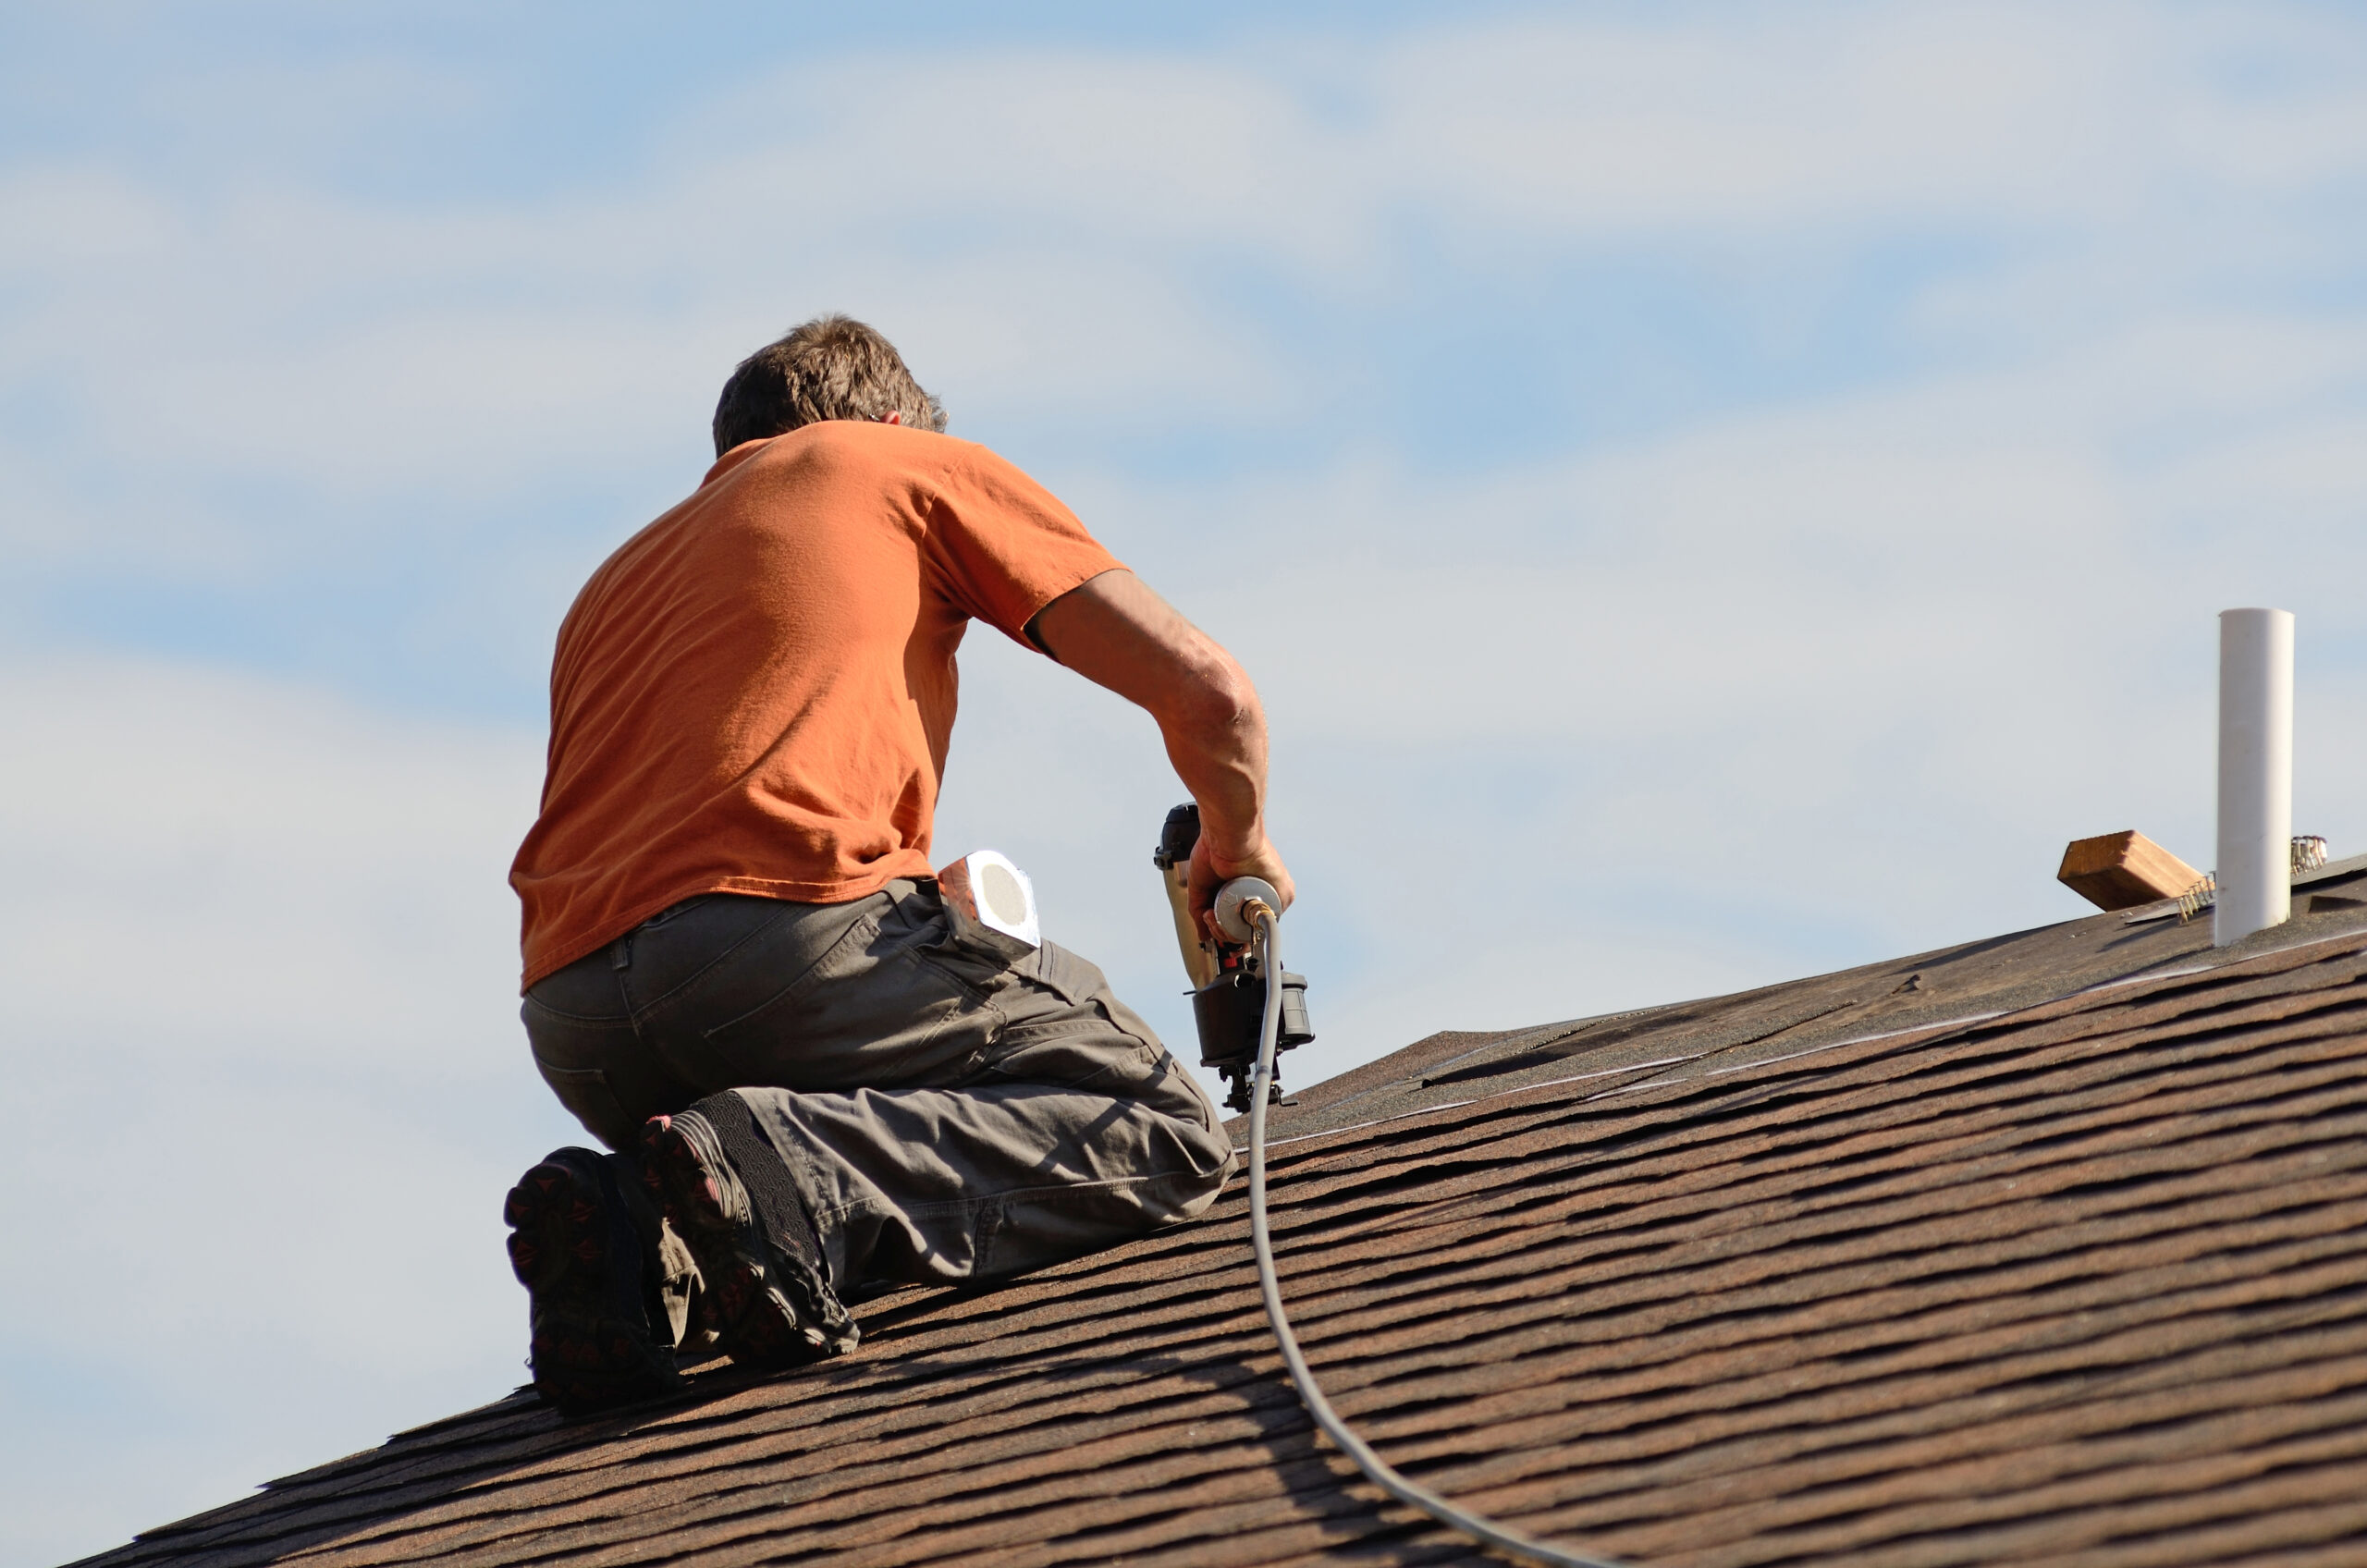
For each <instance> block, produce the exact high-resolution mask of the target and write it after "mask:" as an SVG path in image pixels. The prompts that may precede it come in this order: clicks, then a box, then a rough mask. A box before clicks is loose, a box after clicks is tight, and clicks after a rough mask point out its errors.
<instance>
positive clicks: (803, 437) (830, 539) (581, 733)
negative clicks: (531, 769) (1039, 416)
mask: <svg viewBox="0 0 2367 1568" xmlns="http://www.w3.org/2000/svg"><path fill="white" fill-rule="evenodd" d="M1117 565H1118V562H1117V561H1116V559H1114V558H1113V557H1111V556H1110V552H1109V551H1107V550H1105V549H1103V548H1102V547H1101V546H1100V545H1098V544H1097V543H1096V542H1095V541H1094V539H1093V536H1092V535H1091V534H1089V533H1086V532H1085V525H1084V524H1083V523H1080V522H1079V521H1077V520H1076V518H1075V516H1074V514H1073V513H1072V512H1070V511H1069V509H1068V508H1066V507H1063V506H1062V505H1061V503H1060V502H1059V501H1058V500H1056V499H1054V498H1053V497H1052V496H1051V495H1050V493H1049V492H1048V491H1046V490H1045V489H1044V487H1043V486H1042V485H1040V484H1036V482H1035V481H1034V480H1032V479H1030V478H1028V477H1027V476H1026V475H1025V474H1024V473H1022V472H1019V470H1017V469H1016V468H1013V467H1012V465H1011V464H1010V463H1008V462H1006V461H1004V460H1003V459H1000V458H999V457H997V456H995V454H994V453H992V452H990V451H988V450H987V449H986V448H985V447H980V446H976V445H974V444H973V443H971V442H967V441H956V440H953V439H951V438H950V437H948V436H943V435H932V434H929V433H928V432H926V431H918V430H908V429H904V428H902V427H901V426H896V425H887V424H875V423H859V422H854V421H846V420H831V421H827V422H825V423H819V424H809V425H806V426H804V427H803V428H802V429H798V430H793V431H791V432H790V433H789V434H788V435H778V436H775V437H773V438H772V439H771V440H769V441H751V442H748V443H746V444H744V445H742V446H739V447H733V448H732V449H731V450H730V451H729V452H727V453H725V454H724V455H723V457H722V458H721V459H720V460H718V461H717V463H716V465H715V467H713V468H712V469H709V470H708V471H707V475H706V478H705V481H704V482H702V483H701V484H700V485H699V487H698V490H697V491H696V492H695V493H694V494H693V495H692V496H691V497H690V498H689V499H688V500H686V501H683V502H682V503H681V505H679V506H677V507H676V508H673V510H671V511H669V512H668V513H667V514H666V515H665V516H663V517H661V518H659V519H658V520H657V521H656V522H653V523H651V524H650V525H649V526H648V527H647V528H644V529H643V530H642V531H641V532H640V533H636V534H635V535H633V536H632V538H631V539H630V540H628V541H626V543H625V545H624V546H623V547H622V548H620V549H619V550H618V551H617V553H616V554H615V555H613V556H610V557H608V559H607V561H606V562H605V563H603V564H602V566H601V567H600V570H597V571H595V572H594V573H593V574H592V581H591V582H587V583H585V584H584V586H583V593H582V594H578V595H577V596H576V600H575V605H574V607H573V608H571V609H570V610H569V611H568V614H567V619H566V621H565V622H564V623H563V624H562V625H561V626H560V627H559V632H558V655H557V656H556V657H555V659H554V660H553V662H552V668H551V740H550V755H549V767H548V772H547V773H546V776H545V778H544V782H543V809H542V815H541V816H540V817H539V818H538V819H537V820H536V822H535V823H534V827H533V831H532V832H530V833H528V834H527V835H526V841H525V842H524V843H523V844H521V846H520V847H519V850H518V859H517V862H516V864H513V865H512V866H511V867H510V871H509V884H510V886H511V887H513V888H517V889H518V896H519V898H520V899H521V900H523V902H524V904H525V912H524V914H525V919H524V938H523V945H524V948H525V961H526V965H525V971H526V973H525V983H526V984H527V985H529V986H531V985H533V983H534V982H535V981H537V980H539V979H541V978H542V977H543V976H544V975H546V974H550V973H551V972H552V971H553V970H555V969H558V968H560V967H561V966H563V965H565V964H568V963H570V962H573V961H574V960H576V959H579V958H581V957H583V955H584V954H585V953H588V952H591V951H593V950H594V949H597V948H599V947H600V946H601V945H602V944H604V943H606V942H609V941H612V940H614V939H615V938H616V937H620V936H622V935H623V934H624V933H625V932H627V931H630V930H632V928H633V927H634V926H635V925H640V924H641V923H642V922H643V921H644V920H646V919H648V918H649V917H650V916H651V915H653V914H656V913H657V912H658V911H660V910H662V909H665V908H667V907H668V905H671V904H674V903H678V902H680V901H681V900H684V899H687V898H691V897H693V896H694V895H697V894H700V893H715V892H730V893H756V894H761V895H764V896H766V897H768V898H776V899H793V900H798V901H800V902H804V903H840V902H844V901H845V900H850V899H859V898H862V897H863V896H864V895H865V894H866V893H871V892H875V891H877V889H878V888H880V887H882V886H883V885H885V884H886V883H887V882H889V880H890V879H892V878H894V877H898V876H927V875H929V871H930V866H929V829H930V825H931V820H932V818H933V816H934V815H935V813H936V808H937V791H938V780H939V778H942V776H943V774H944V771H945V752H946V743H947V741H949V740H950V739H951V736H952V732H953V710H954V700H955V673H954V668H953V651H954V649H955V648H956V647H958V646H959V645H960V644H961V642H962V633H963V630H964V629H965V628H966V627H967V625H968V623H969V621H970V620H971V619H972V618H974V617H975V619H979V620H983V621H986V622H987V624H989V625H991V626H993V627H995V628H996V629H997V630H999V631H1002V632H1005V633H1006V634H1008V635H1010V636H1011V637H1013V638H1015V639H1018V640H1020V641H1022V642H1024V641H1025V640H1026V631H1025V628H1026V625H1027V622H1028V621H1029V620H1030V619H1033V618H1034V617H1035V615H1036V611H1038V610H1040V609H1042V608H1043V607H1044V606H1046V605H1048V604H1049V603H1051V602H1052V601H1053V600H1054V599H1057V598H1059V597H1060V596H1061V594H1065V593H1067V592H1068V591H1069V590H1070V589H1072V588H1074V587H1076V586H1077V585H1078V584H1079V583H1082V582H1085V581H1087V580H1088V579H1091V578H1094V577H1098V576H1099V575H1100V574H1101V573H1103V572H1105V571H1109V570H1112V569H1113V568H1115V567H1116V566H1117Z"/></svg>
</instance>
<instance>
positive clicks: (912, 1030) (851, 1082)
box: [703, 896, 1000, 1090]
mask: <svg viewBox="0 0 2367 1568" xmlns="http://www.w3.org/2000/svg"><path fill="white" fill-rule="evenodd" d="M944 936H945V932H944V929H943V921H942V915H941V911H938V908H937V906H936V903H935V900H930V899H926V898H925V897H919V896H915V897H910V898H904V899H899V900H890V899H888V898H885V897H882V898H881V900H880V907H879V908H877V909H874V910H870V911H866V912H865V913H864V915H863V916H862V917H861V918H859V919H857V920H856V921H855V922H854V923H853V924H852V925H849V926H848V927H847V929H846V931H845V932H844V933H843V934H842V935H841V936H840V937H839V939H838V940H837V941H836V942H834V943H832V944H831V945H830V947H829V949H828V950H827V951H825V952H824V953H823V954H822V955H821V957H819V958H818V959H816V961H815V962H813V963H812V964H811V965H810V966H809V967H808V968H807V969H806V970H805V971H804V972H803V974H800V975H799V976H798V977H797V978H796V979H795V980H793V981H791V983H790V984H789V985H788V986H783V987H782V988H781V989H780V990H779V991H778V992H776V993H775V994H774V995H772V996H771V997H769V998H767V999H766V1000H765V1001H763V1002H762V1003H760V1004H758V1005H757V1006H755V1007H754V1008H751V1009H750V1010H748V1011H745V1012H742V1013H741V1014H739V1015H738V1016H736V1017H733V1018H730V1019H728V1020H726V1021H724V1022H723V1023H717V1024H715V1025H712V1026H711V1027H709V1028H707V1029H705V1031H703V1034H704V1037H705V1041H706V1044H707V1046H708V1047H709V1048H710V1049H711V1050H712V1051H713V1052H714V1053H715V1055H716V1056H717V1058H718V1059H719V1060H720V1061H721V1062H722V1063H723V1064H724V1065H725V1066H726V1067H727V1068H728V1069H729V1070H730V1072H732V1073H733V1074H734V1076H735V1086H750V1087H754V1086H764V1087H771V1088H783V1089H797V1090H831V1089H846V1088H857V1087H862V1086H865V1085H876V1086H881V1087H887V1086H893V1085H897V1084H910V1083H915V1082H920V1081H923V1080H926V1079H930V1078H935V1077H938V1076H941V1075H942V1074H943V1073H944V1072H946V1070H947V1069H948V1067H949V1066H950V1065H951V1064H958V1063H959V1062H961V1061H962V1060H964V1059H966V1058H967V1057H969V1056H971V1055H973V1054H975V1052H977V1051H978V1050H980V1049H982V1048H983V1047H984V1046H985V1045H986V1043H987V1041H988V1040H989V1039H991V1038H992V1037H993V1035H994V1033H995V1029H996V1026H997V1025H998V1023H1000V1014H999V1013H998V1012H997V1011H995V1009H994V1008H993V1007H992V1006H991V1005H990V1004H989V1003H988V1002H987V999H986V997H985V996H984V995H983V994H982V993H981V991H980V990H979V989H978V988H977V987H976V986H974V985H972V984H970V983H968V981H967V979H966V977H965V976H963V975H962V974H957V973H956V972H955V971H953V970H951V969H950V968H948V967H947V966H945V965H944V964H943V963H942V962H937V960H938V957H939V955H938V954H937V953H935V952H933V951H932V950H931V949H934V948H935V947H937V946H938V945H940V944H941V943H942V942H943V939H944Z"/></svg>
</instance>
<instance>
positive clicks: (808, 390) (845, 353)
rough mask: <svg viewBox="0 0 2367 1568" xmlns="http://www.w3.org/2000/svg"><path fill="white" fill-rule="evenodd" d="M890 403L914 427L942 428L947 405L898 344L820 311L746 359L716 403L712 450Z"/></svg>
mask: <svg viewBox="0 0 2367 1568" xmlns="http://www.w3.org/2000/svg"><path fill="white" fill-rule="evenodd" d="M890 411H893V412H896V413H901V414H902V415H903V416H904V423H906V424H907V425H909V426H911V427H912V428H913V429H914V430H937V431H942V430H943V429H944V428H945V408H944V405H943V404H941V403H939V402H938V400H937V399H936V398H932V397H930V396H929V395H928V394H927V393H926V392H924V391H922V390H921V387H920V383H918V382H916V381H914V379H913V373H912V372H911V371H909V370H906V369H905V368H904V360H903V356H902V355H901V354H899V353H897V352H896V346H895V345H894V344H892V343H890V342H889V341H888V339H886V338H885V337H880V336H879V334H877V332H874V331H873V330H872V329H871V328H869V327H867V326H865V325H863V323H861V322H859V321H855V320H853V319H852V318H851V317H848V316H840V315H829V316H816V317H815V318H814V319H813V320H812V321H809V322H807V323H806V324H805V325H803V326H800V327H797V328H796V329H794V330H793V331H791V333H790V334H789V335H788V336H787V337H783V338H781V339H780V340H779V342H777V343H767V344H766V345H765V346H764V347H763V348H761V349H757V350H756V351H755V352H754V353H753V354H751V355H749V356H748V357H747V358H746V359H744V360H742V361H740V365H739V368H738V369H736V370H734V371H733V372H732V373H731V379H730V380H729V381H727V382H725V383H724V384H723V396H722V398H720V399H718V400H717V403H716V405H715V455H716V456H717V457H718V458H719V457H721V456H723V454H724V453H726V452H728V451H730V450H731V448H732V447H737V446H738V445H740V443H742V441H762V440H764V439H765V438H766V437H767V436H772V435H787V434H788V433H789V432H791V431H792V430H795V429H797V428H798V427H799V426H801V425H807V424H813V423H816V422H818V421H821V420H826V419H878V418H879V417H881V416H882V415H884V414H887V413H889V412H890Z"/></svg>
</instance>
